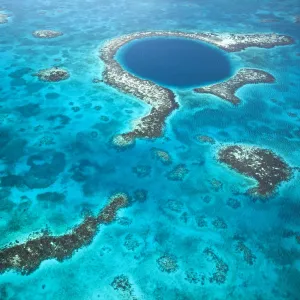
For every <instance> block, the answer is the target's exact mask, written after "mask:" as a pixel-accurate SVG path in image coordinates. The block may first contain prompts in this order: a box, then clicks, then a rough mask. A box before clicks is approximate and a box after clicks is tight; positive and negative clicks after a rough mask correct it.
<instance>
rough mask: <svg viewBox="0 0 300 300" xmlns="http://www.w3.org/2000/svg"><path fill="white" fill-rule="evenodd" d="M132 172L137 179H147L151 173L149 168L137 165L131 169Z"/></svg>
mask: <svg viewBox="0 0 300 300" xmlns="http://www.w3.org/2000/svg"><path fill="white" fill-rule="evenodd" d="M132 172H133V173H135V174H136V175H137V176H138V177H139V178H143V177H147V176H149V175H150V173H151V167H150V166H146V165H138V166H136V167H133V168H132Z"/></svg>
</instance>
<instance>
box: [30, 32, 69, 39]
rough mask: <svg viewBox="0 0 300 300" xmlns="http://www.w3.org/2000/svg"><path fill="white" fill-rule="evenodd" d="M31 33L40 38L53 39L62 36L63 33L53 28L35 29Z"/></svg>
mask: <svg viewBox="0 0 300 300" xmlns="http://www.w3.org/2000/svg"><path fill="white" fill-rule="evenodd" d="M32 35H33V36H34V37H36V38H40V39H53V38H56V37H59V36H62V35H63V33H62V32H60V31H55V30H36V31H34V32H33V33H32Z"/></svg>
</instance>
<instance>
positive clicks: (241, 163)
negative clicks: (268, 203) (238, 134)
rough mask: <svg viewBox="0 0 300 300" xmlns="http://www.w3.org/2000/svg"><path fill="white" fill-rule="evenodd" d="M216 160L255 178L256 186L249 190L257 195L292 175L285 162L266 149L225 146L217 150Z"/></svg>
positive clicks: (272, 189)
mask: <svg viewBox="0 0 300 300" xmlns="http://www.w3.org/2000/svg"><path fill="white" fill-rule="evenodd" d="M218 160H219V161H220V162H222V163H225V164H226V165H228V166H230V167H231V168H232V169H234V170H236V171H237V172H239V173H241V174H244V175H246V176H249V177H252V178H254V179H256V180H257V181H258V187H257V188H254V189H252V190H250V192H252V193H255V194H258V195H267V194H269V193H272V192H273V191H274V190H275V189H276V187H277V186H278V185H279V184H280V183H281V182H283V181H287V180H289V179H290V177H291V175H292V170H291V168H290V167H289V166H288V165H287V163H286V162H284V161H283V160H282V159H281V158H280V157H279V156H277V155H276V154H275V153H273V152H272V151H270V150H268V149H263V148H258V147H253V146H246V145H232V146H226V147H223V148H221V150H220V151H219V153H218Z"/></svg>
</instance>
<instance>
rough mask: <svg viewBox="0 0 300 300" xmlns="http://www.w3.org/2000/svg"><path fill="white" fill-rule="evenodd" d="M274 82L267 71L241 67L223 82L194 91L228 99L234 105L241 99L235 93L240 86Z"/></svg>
mask: <svg viewBox="0 0 300 300" xmlns="http://www.w3.org/2000/svg"><path fill="white" fill-rule="evenodd" d="M272 82H275V78H274V77H273V76H272V75H271V74H269V73H267V72H265V71H262V70H257V69H240V70H239V71H238V72H237V73H236V74H235V75H234V76H233V77H231V78H230V79H228V80H226V81H224V82H221V83H217V84H213V85H209V86H205V87H202V88H197V89H194V92H196V93H205V94H212V95H215V96H217V97H220V98H222V99H224V100H226V101H229V102H231V103H232V104H234V105H237V104H239V103H240V101H241V100H240V98H238V97H237V96H235V93H236V91H237V90H238V89H239V88H240V87H242V86H244V85H246V84H257V83H272Z"/></svg>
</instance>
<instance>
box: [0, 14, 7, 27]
mask: <svg viewBox="0 0 300 300" xmlns="http://www.w3.org/2000/svg"><path fill="white" fill-rule="evenodd" d="M7 22H8V15H7V14H5V13H1V12H0V24H5V23H7Z"/></svg>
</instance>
